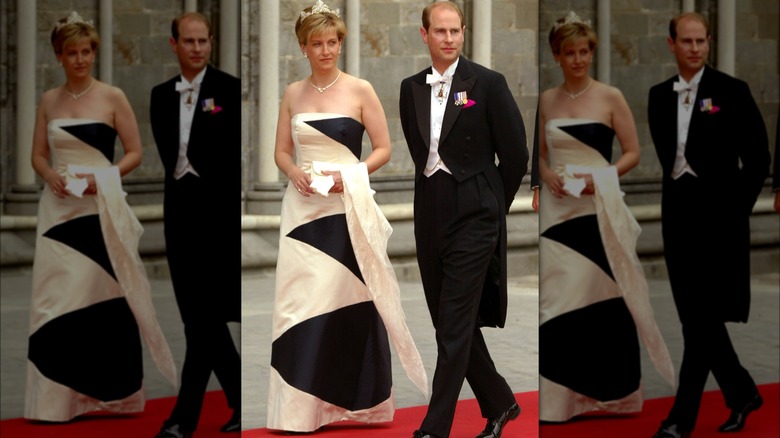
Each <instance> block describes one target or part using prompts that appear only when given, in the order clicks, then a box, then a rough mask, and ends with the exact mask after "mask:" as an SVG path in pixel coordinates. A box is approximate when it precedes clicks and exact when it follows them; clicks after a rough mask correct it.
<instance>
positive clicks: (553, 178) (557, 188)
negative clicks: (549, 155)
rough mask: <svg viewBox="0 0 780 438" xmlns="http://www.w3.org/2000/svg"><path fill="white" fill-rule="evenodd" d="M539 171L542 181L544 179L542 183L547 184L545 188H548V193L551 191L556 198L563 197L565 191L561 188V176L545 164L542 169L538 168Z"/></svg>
mask: <svg viewBox="0 0 780 438" xmlns="http://www.w3.org/2000/svg"><path fill="white" fill-rule="evenodd" d="M539 173H540V175H541V177H542V181H544V185H545V186H547V189H549V190H550V193H552V194H553V196H555V197H556V198H563V197H564V196H566V191H565V190H563V178H562V177H561V176H560V175H558V174H557V173H555V172H553V171H552V170H550V169H549V168H548V167H546V166H544V168H543V169H540V172H539Z"/></svg>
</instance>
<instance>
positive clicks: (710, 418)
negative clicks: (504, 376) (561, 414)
mask: <svg viewBox="0 0 780 438" xmlns="http://www.w3.org/2000/svg"><path fill="white" fill-rule="evenodd" d="M778 388H780V383H771V384H767V385H759V386H758V390H759V392H761V397H763V399H764V406H763V407H762V408H761V409H759V410H757V411H755V412H753V413H752V414H750V419H749V420H748V422H747V424H746V425H745V428H744V429H743V430H742V431H741V432H739V433H737V434H722V433H719V432H718V427H719V426H720V425H721V424H723V422H724V421H726V419H727V418H728V417H729V413H730V412H729V410H728V408H726V406H725V405H724V403H723V396H722V395H721V393H720V391H709V392H705V393H704V397H703V398H702V402H701V409H700V411H699V419H698V421H697V423H696V430H695V431H694V432H693V434H692V435H693V438H708V437H711V438H716V437H717V438H726V437H734V438H778V437H780V415H778V412H780V395H779V394H778V392H779V391H778ZM673 401H674V398H673V397H665V398H660V399H652V400H646V401H645V404H644V408H643V409H642V412H641V413H640V414H637V415H632V416H604V415H589V416H585V417H583V418H581V419H577V420H575V421H571V422H569V423H566V424H554V425H553V424H544V425H542V426H541V427H540V428H539V429H540V430H539V431H540V434H539V436H540V438H590V437H593V438H596V437H598V438H603V437H647V438H649V437H651V436H653V434H654V433H655V431H656V430H658V426H660V424H661V420H663V419H664V418H666V415H667V414H668V413H669V409H670V408H671V407H672V402H673Z"/></svg>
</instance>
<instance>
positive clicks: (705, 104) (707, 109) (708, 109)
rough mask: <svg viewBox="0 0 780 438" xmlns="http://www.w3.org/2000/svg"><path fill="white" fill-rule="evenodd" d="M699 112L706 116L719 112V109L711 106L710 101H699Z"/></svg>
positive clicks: (708, 99)
mask: <svg viewBox="0 0 780 438" xmlns="http://www.w3.org/2000/svg"><path fill="white" fill-rule="evenodd" d="M699 110H700V111H701V112H703V113H707V114H715V113H716V112H718V111H720V107H719V106H716V105H713V104H712V99H711V98H707V99H702V100H701V101H699Z"/></svg>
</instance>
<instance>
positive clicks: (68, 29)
mask: <svg viewBox="0 0 780 438" xmlns="http://www.w3.org/2000/svg"><path fill="white" fill-rule="evenodd" d="M67 21H68V17H65V18H62V19H60V20H59V21H57V25H55V26H54V30H52V31H51V46H52V47H53V48H54V53H56V54H57V55H61V54H62V50H63V49H64V48H65V46H67V45H69V44H72V43H75V42H76V41H78V40H80V39H82V38H86V39H88V40H89V42H90V45H91V46H92V51H95V50H97V48H98V45H100V36H98V33H97V31H96V30H95V28H94V26H92V25H90V24H89V23H84V22H76V23H70V24H67Z"/></svg>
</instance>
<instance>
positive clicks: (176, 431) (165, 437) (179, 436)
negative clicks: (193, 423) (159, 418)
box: [154, 424, 193, 438]
mask: <svg viewBox="0 0 780 438" xmlns="http://www.w3.org/2000/svg"><path fill="white" fill-rule="evenodd" d="M192 432H193V431H191V430H185V429H183V428H182V427H181V425H179V424H170V425H163V427H162V429H160V431H159V432H157V435H155V436H154V438H192Z"/></svg>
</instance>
